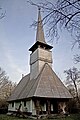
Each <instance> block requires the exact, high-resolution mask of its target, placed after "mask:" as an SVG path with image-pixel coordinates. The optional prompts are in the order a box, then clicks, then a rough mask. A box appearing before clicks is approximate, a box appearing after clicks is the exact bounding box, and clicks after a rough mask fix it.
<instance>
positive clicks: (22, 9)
mask: <svg viewBox="0 0 80 120" xmlns="http://www.w3.org/2000/svg"><path fill="white" fill-rule="evenodd" d="M33 1H37V0H33ZM0 7H2V8H3V9H2V10H1V11H0V13H1V12H2V11H3V12H5V11H6V14H5V17H4V18H3V19H1V20H0V67H2V68H3V69H4V70H5V71H6V73H7V75H8V76H9V78H10V80H12V81H13V82H17V83H18V82H19V81H20V79H21V77H22V74H24V75H26V74H28V73H29V71H30V66H29V60H30V52H29V48H30V47H31V46H32V45H33V44H34V42H35V41H36V30H34V29H33V28H31V27H30V25H31V24H32V23H33V21H34V20H37V13H38V10H37V8H36V7H34V6H31V5H30V4H29V3H27V0H0ZM42 16H43V14H42ZM44 32H45V35H46V30H45V29H44ZM45 39H46V42H47V41H49V38H47V37H45ZM72 41H73V39H72V38H71V36H70V35H69V33H67V31H66V30H64V31H61V32H60V38H59V40H58V43H56V42H55V41H53V44H52V43H50V44H51V45H53V50H52V55H53V70H54V71H55V72H56V74H57V75H58V76H59V77H60V78H61V80H64V79H65V76H64V73H63V71H64V70H66V69H69V68H70V67H72V66H75V67H78V68H80V64H74V62H73V55H74V54H75V53H78V52H80V51H79V50H77V47H76V46H75V47H74V49H73V50H71V47H72Z"/></svg>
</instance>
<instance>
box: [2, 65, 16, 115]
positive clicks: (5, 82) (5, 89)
mask: <svg viewBox="0 0 80 120" xmlns="http://www.w3.org/2000/svg"><path fill="white" fill-rule="evenodd" d="M15 87H16V83H14V82H12V81H11V80H9V77H8V76H7V75H6V72H5V71H4V70H3V69H2V68H1V67H0V113H2V112H3V113H4V112H5V111H6V110H7V105H8V103H7V102H6V101H7V99H8V97H9V96H10V95H11V93H12V91H13V90H14V88H15Z"/></svg>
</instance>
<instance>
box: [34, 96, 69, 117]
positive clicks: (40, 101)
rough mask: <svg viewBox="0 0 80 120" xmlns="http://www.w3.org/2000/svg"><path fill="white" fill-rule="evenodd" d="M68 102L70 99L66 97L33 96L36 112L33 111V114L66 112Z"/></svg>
mask: <svg viewBox="0 0 80 120" xmlns="http://www.w3.org/2000/svg"><path fill="white" fill-rule="evenodd" d="M67 102H68V99H64V98H63V99H62V98H61V99H59V98H33V103H34V111H35V112H33V113H32V115H43V114H59V113H63V114H65V113H66V109H67ZM34 113H35V114H34Z"/></svg>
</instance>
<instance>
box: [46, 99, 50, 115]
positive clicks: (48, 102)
mask: <svg viewBox="0 0 80 120" xmlns="http://www.w3.org/2000/svg"><path fill="white" fill-rule="evenodd" d="M47 105H48V114H50V111H51V105H50V101H49V100H47Z"/></svg>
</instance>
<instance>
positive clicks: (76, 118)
mask: <svg viewBox="0 0 80 120" xmlns="http://www.w3.org/2000/svg"><path fill="white" fill-rule="evenodd" d="M0 120H31V119H28V118H26V119H23V118H18V117H13V116H8V115H0ZM40 120H41V119H40ZM44 120H80V114H74V115H70V116H67V117H66V118H54V119H44Z"/></svg>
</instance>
